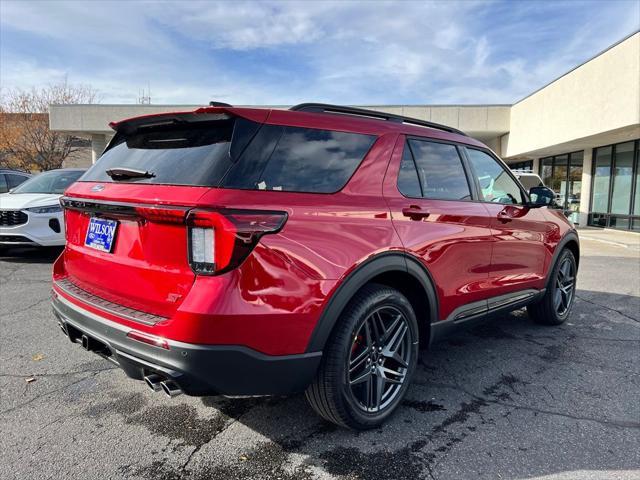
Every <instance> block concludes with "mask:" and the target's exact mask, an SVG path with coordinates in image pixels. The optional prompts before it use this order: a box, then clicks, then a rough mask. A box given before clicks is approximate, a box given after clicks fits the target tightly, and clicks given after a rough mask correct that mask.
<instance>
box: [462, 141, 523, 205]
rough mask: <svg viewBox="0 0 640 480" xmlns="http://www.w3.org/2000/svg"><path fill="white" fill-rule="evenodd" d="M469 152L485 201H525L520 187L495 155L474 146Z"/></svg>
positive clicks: (516, 202) (513, 202)
mask: <svg viewBox="0 0 640 480" xmlns="http://www.w3.org/2000/svg"><path fill="white" fill-rule="evenodd" d="M467 154H468V156H469V162H470V163H471V166H472V168H473V170H474V175H475V177H476V178H477V180H478V183H479V184H480V191H481V195H482V199H483V200H484V201H485V202H495V203H509V204H521V203H523V198H522V191H521V190H520V187H519V186H518V184H517V183H516V182H515V181H514V180H513V178H511V176H510V175H509V174H508V173H507V171H506V170H505V169H504V167H503V166H502V165H500V164H499V163H498V162H497V161H496V160H495V159H494V158H493V157H491V156H490V155H489V154H487V153H485V152H482V151H480V150H475V149H473V148H467Z"/></svg>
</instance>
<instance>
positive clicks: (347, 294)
mask: <svg viewBox="0 0 640 480" xmlns="http://www.w3.org/2000/svg"><path fill="white" fill-rule="evenodd" d="M394 271H396V272H404V273H407V274H409V275H411V276H412V277H413V278H415V279H416V280H417V281H418V282H419V283H420V285H421V286H422V287H423V289H424V291H425V295H426V296H427V301H428V303H429V320H430V321H431V322H435V321H437V319H438V318H439V317H438V312H439V309H438V296H437V295H436V289H435V283H434V281H433V278H432V276H431V273H430V272H429V271H428V270H427V268H426V267H425V266H424V265H423V264H422V263H421V262H419V261H418V260H417V259H415V258H413V257H412V256H411V255H409V254H407V253H403V252H385V253H381V254H378V255H376V256H374V257H372V258H370V259H368V260H366V261H364V262H363V263H361V264H360V265H358V267H356V268H355V269H354V270H353V271H352V272H350V273H349V274H348V275H347V276H346V277H345V278H343V279H342V280H341V281H340V285H339V286H338V288H337V289H336V290H335V291H334V292H333V294H332V295H331V298H330V299H329V301H328V302H327V305H326V306H325V308H324V311H323V312H322V314H321V315H320V318H319V319H318V322H317V323H316V326H315V328H314V329H313V332H312V334H311V337H310V339H309V343H308V344H307V350H306V351H307V352H317V351H321V350H323V349H324V346H325V344H326V342H327V340H328V339H329V336H330V335H331V332H332V331H333V327H334V326H335V324H336V322H337V321H338V318H339V317H340V314H341V313H342V311H343V310H344V308H345V307H346V306H347V304H348V303H349V301H350V300H351V299H352V298H353V296H354V295H355V294H356V293H357V292H358V290H360V289H361V288H362V287H363V286H364V285H366V284H367V283H368V282H369V281H371V280H372V279H373V278H375V277H377V276H378V275H380V274H383V273H387V272H394ZM416 313H419V312H416Z"/></svg>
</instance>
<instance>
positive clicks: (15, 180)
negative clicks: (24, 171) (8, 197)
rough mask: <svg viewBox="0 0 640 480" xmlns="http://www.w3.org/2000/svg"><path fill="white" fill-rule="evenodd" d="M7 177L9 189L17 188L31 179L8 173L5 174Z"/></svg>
mask: <svg viewBox="0 0 640 480" xmlns="http://www.w3.org/2000/svg"><path fill="white" fill-rule="evenodd" d="M5 176H6V177H7V185H8V186H9V188H14V187H17V186H18V185H20V184H21V183H23V182H25V181H26V180H28V179H29V177H27V176H25V175H16V174H14V173H7V174H5Z"/></svg>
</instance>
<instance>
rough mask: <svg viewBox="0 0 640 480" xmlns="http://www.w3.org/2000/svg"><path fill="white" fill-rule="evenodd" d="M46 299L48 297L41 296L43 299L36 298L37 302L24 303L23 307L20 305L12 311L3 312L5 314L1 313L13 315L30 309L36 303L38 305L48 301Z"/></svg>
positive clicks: (35, 305)
mask: <svg viewBox="0 0 640 480" xmlns="http://www.w3.org/2000/svg"><path fill="white" fill-rule="evenodd" d="M48 301H49V297H47V298H43V299H41V300H38V301H37V302H35V303H32V304H30V305H25V306H24V307H22V308H19V309H17V310H14V311H13V312H7V313H5V314H3V315H6V316H10V315H15V314H16V313H22V312H26V311H27V310H30V309H31V308H33V307H37V306H38V305H40V304H42V303H45V302H48Z"/></svg>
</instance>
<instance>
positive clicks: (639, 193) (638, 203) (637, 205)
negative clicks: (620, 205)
mask: <svg viewBox="0 0 640 480" xmlns="http://www.w3.org/2000/svg"><path fill="white" fill-rule="evenodd" d="M638 162H640V160H638ZM635 192H636V200H635V202H633V214H634V215H640V167H638V168H637V169H636V190H635ZM636 224H637V225H638V226H639V227H640V220H636Z"/></svg>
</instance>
